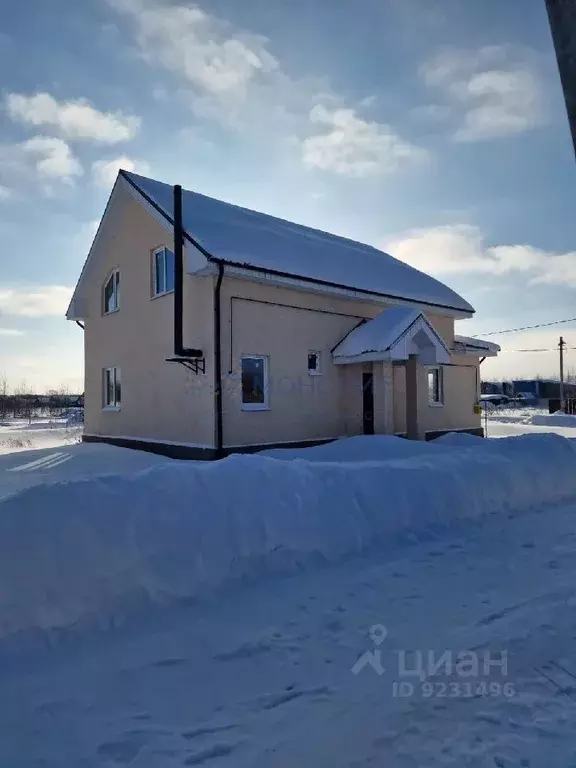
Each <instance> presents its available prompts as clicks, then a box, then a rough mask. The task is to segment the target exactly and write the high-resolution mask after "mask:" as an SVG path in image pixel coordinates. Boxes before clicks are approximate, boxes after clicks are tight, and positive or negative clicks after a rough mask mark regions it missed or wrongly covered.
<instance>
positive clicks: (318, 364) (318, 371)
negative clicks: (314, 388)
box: [308, 349, 322, 376]
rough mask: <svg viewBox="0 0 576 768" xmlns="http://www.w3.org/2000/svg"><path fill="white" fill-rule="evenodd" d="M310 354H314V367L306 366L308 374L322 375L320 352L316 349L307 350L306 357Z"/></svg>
mask: <svg viewBox="0 0 576 768" xmlns="http://www.w3.org/2000/svg"><path fill="white" fill-rule="evenodd" d="M310 355H315V356H316V368H310V367H309V368H308V375H309V376H322V353H321V352H320V350H318V349H310V350H308V357H310Z"/></svg>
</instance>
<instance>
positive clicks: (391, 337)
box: [332, 307, 450, 365]
mask: <svg viewBox="0 0 576 768" xmlns="http://www.w3.org/2000/svg"><path fill="white" fill-rule="evenodd" d="M410 355H418V356H419V362H421V363H422V364H423V365H436V364H441V363H449V362H450V350H449V349H448V347H447V346H446V344H445V343H444V341H443V340H442V338H441V337H440V336H439V335H438V334H437V333H436V331H435V330H434V328H433V327H432V325H431V324H430V321H429V320H428V319H427V318H426V317H425V315H423V314H422V312H420V311H419V310H418V309H412V308H411V307H390V308H389V309H385V310H384V311H383V312H381V313H380V314H379V315H377V316H376V317H375V318H373V319H372V320H368V321H367V322H366V323H363V324H362V325H360V326H359V327H357V328H355V329H354V330H353V331H351V332H350V333H349V334H348V335H347V336H345V337H344V338H343V339H342V341H340V342H339V343H338V344H337V345H336V346H335V347H334V349H333V350H332V357H333V360H334V362H335V363H338V364H344V365H345V364H351V363H364V362H375V361H385V362H392V363H393V362H405V361H407V360H408V358H409V356H410Z"/></svg>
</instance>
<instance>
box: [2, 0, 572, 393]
mask: <svg viewBox="0 0 576 768" xmlns="http://www.w3.org/2000/svg"><path fill="white" fill-rule="evenodd" d="M1 30H2V31H1V32H0V71H1V72H3V73H4V77H3V78H2V89H3V90H2V91H1V92H0V235H1V243H2V257H1V265H2V268H1V271H0V372H2V371H3V372H5V373H6V374H7V376H8V378H9V380H10V382H11V384H12V385H13V386H17V385H19V384H20V383H21V382H22V381H24V380H25V381H26V382H28V384H29V385H31V386H34V387H35V388H37V389H45V388H48V387H52V386H59V385H61V384H67V385H68V386H69V387H71V388H72V389H79V388H81V377H82V332H81V330H80V329H79V328H78V327H77V326H76V325H75V324H74V323H67V322H66V321H65V320H64V318H63V315H64V312H65V309H66V306H67V303H68V299H69V296H70V294H71V291H72V288H73V286H74V284H75V281H76V279H77V277H78V274H79V271H80V269H81V266H82V263H83V261H84V258H85V255H86V252H87V250H88V248H89V245H90V242H91V237H92V234H93V232H94V228H95V224H96V223H97V221H98V220H99V218H100V216H101V213H102V211H103V208H104V205H105V202H106V199H107V195H108V193H109V191H110V189H111V186H112V183H113V180H114V178H115V175H116V172H117V169H118V168H119V167H124V168H127V169H132V170H136V171H138V172H141V173H150V174H152V175H154V176H156V177H157V178H159V179H162V180H164V181H168V182H171V183H181V184H183V185H184V186H186V187H188V188H191V189H194V190H196V191H199V192H203V193H205V194H208V195H213V196H216V197H220V198H223V199H225V200H228V201H231V202H234V203H238V204H241V205H244V206H247V207H252V208H256V209H258V210H262V211H266V212H268V213H272V214H275V215H279V216H282V217H284V218H288V219H293V220H296V221H299V222H302V223H305V224H308V225H311V226H316V227H319V228H322V229H326V230H330V231H333V232H337V233H339V234H343V235H346V236H348V237H352V238H355V239H358V240H362V241H364V242H370V243H374V244H376V245H378V246H379V247H381V248H383V249H385V250H389V251H390V252H391V253H392V254H393V255H395V256H397V257H399V258H401V259H403V260H405V261H407V262H409V263H410V264H413V265H415V266H417V267H419V268H420V269H423V270H426V271H428V272H431V273H433V274H434V275H436V276H438V277H440V278H441V279H442V280H444V281H445V282H447V283H448V284H449V285H451V286H452V287H454V288H456V289H457V290H458V291H460V292H461V293H462V294H463V295H464V296H465V297H466V298H467V299H468V300H469V301H471V303H472V304H474V306H475V307H476V309H477V316H476V318H475V319H474V320H469V321H465V322H463V323H461V324H460V332H461V333H464V334H468V335H471V334H482V333H488V332H492V331H498V330H501V329H506V328H515V327H521V326H522V327H524V326H531V325H535V324H538V323H544V322H548V321H551V320H557V319H563V318H570V317H572V316H576V238H575V235H576V224H575V220H576V217H575V216H574V206H575V204H576V203H575V201H576V165H575V163H574V157H573V151H572V147H571V142H570V138H569V133H568V126H567V122H566V116H565V109H564V103H563V98H562V93H561V89H560V83H559V78H558V73H557V68H556V61H555V58H554V54H553V49H552V42H551V37H550V32H549V28H548V24H547V18H546V13H545V8H544V0H523V1H522V2H518V0H483V2H482V3H471V2H470V0H357V2H356V3H351V2H344V1H343V2H334V0H315V2H310V0H290V1H289V2H288V0H250V2H233V0H210V2H208V0H205V2H200V3H199V4H194V3H192V2H191V1H190V0H83V2H81V3H70V2H69V0H52V2H50V3H46V2H44V1H43V0H31V2H28V3H11V4H9V6H7V7H6V8H4V10H3V19H2V27H1ZM15 62H17V63H18V66H15ZM560 332H562V333H564V336H565V338H566V339H567V341H568V344H569V345H570V346H574V347H576V323H574V324H568V325H565V326H560V327H558V328H552V329H543V330H541V331H531V332H527V333H524V334H522V333H520V334H509V335H505V336H495V337H490V338H491V339H492V340H494V341H498V342H499V343H500V344H501V345H502V347H503V349H504V350H505V351H504V352H503V353H502V355H501V356H500V358H499V359H498V360H497V361H487V362H486V363H485V371H484V372H485V375H487V376H505V377H513V376H530V375H533V374H537V373H540V374H542V375H550V374H553V373H555V370H556V355H555V354H554V352H538V353H536V352H535V353H526V352H516V351H514V350H520V349H527V348H528V349H533V348H539V349H540V348H544V349H550V348H552V347H554V345H555V344H556V343H557V337H558V335H559V333H560ZM567 364H568V366H569V367H573V368H574V369H575V370H576V350H575V351H571V352H570V353H569V356H568V359H567Z"/></svg>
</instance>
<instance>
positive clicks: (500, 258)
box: [383, 225, 576, 288]
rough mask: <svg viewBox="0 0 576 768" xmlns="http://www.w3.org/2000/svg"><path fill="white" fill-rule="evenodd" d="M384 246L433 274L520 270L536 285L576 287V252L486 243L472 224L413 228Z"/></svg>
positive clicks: (491, 273)
mask: <svg viewBox="0 0 576 768" xmlns="http://www.w3.org/2000/svg"><path fill="white" fill-rule="evenodd" d="M383 247H384V250H386V251H388V252H389V253H391V254H392V255H393V256H395V257H396V258H398V259H400V260H401V261H405V262H406V263H408V264H411V265H412V266H413V267H416V268H417V269H420V270H422V271H424V272H429V273H431V274H434V275H439V276H443V275H454V274H489V275H496V276H498V275H507V274H518V273H521V274H524V275H525V276H526V279H527V280H528V281H529V282H530V283H533V284H535V283H547V284H550V285H567V286H571V287H574V288H576V251H574V252H570V253H553V252H549V251H544V250H541V249H539V248H534V247H533V246H531V245H496V246H487V245H486V244H485V242H484V238H483V235H482V233H481V231H480V230H479V229H478V228H477V227H474V226H470V225H455V226H442V227H432V228H430V229H421V230H414V231H412V232H408V233H407V234H405V235H403V236H402V237H399V238H397V239H394V240H392V241H389V242H387V243H385V244H383Z"/></svg>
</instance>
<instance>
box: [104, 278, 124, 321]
mask: <svg viewBox="0 0 576 768" xmlns="http://www.w3.org/2000/svg"><path fill="white" fill-rule="evenodd" d="M119 307H120V271H119V270H118V269H115V270H114V272H112V274H111V275H110V277H109V278H108V280H107V281H106V285H105V286H104V314H108V313H109V312H116V311H117V310H118V309H119Z"/></svg>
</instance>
